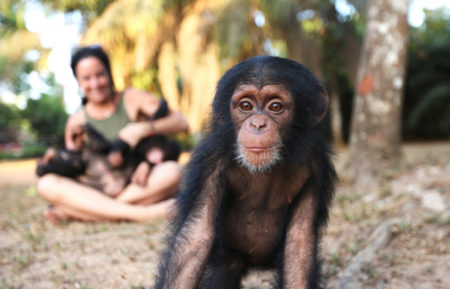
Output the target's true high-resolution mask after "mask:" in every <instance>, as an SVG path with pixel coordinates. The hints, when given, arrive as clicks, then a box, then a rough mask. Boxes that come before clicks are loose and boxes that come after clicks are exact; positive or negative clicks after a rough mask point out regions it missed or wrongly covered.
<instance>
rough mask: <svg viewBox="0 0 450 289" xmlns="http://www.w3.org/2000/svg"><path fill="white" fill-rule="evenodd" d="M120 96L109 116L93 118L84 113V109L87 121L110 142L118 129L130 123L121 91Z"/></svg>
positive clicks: (115, 137) (117, 132) (116, 134)
mask: <svg viewBox="0 0 450 289" xmlns="http://www.w3.org/2000/svg"><path fill="white" fill-rule="evenodd" d="M120 98H121V99H120V100H119V103H118V104H117V108H116V110H115V111H114V113H113V114H112V115H111V116H110V117H108V118H105V119H101V120H100V119H93V118H92V117H90V116H89V115H88V114H87V113H86V110H85V109H84V114H85V115H86V120H87V123H88V124H90V125H91V126H92V127H94V128H95V129H96V130H97V131H98V132H99V133H101V134H102V135H103V136H104V137H105V138H106V139H107V140H109V141H111V142H112V141H114V140H115V139H117V136H118V134H119V131H120V129H121V128H123V127H124V126H125V125H127V124H128V123H130V119H129V118H128V114H127V111H126V109H125V100H124V99H125V98H124V97H123V93H121V94H120Z"/></svg>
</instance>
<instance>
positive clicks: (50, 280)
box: [0, 143, 450, 289]
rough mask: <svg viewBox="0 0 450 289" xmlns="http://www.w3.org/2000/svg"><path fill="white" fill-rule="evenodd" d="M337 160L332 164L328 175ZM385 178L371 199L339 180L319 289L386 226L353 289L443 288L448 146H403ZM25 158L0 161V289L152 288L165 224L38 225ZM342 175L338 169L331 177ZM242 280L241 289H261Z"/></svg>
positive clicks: (448, 241) (447, 278)
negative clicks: (387, 234) (390, 223)
mask: <svg viewBox="0 0 450 289" xmlns="http://www.w3.org/2000/svg"><path fill="white" fill-rule="evenodd" d="M345 155H346V152H345V151H343V152H340V153H339V154H338V157H337V159H336V165H337V167H338V168H342V163H343V162H342V160H343V159H345ZM404 159H405V161H404V164H403V166H402V168H401V169H400V170H398V171H395V172H393V173H392V179H390V180H387V181H386V182H385V183H380V184H379V186H378V187H377V188H376V189H374V190H373V191H372V190H371V192H367V191H366V192H365V191H360V190H358V188H354V187H353V186H351V185H350V184H349V183H348V182H347V181H346V179H345V174H344V177H343V178H342V177H341V183H340V184H339V187H338V191H337V194H336V196H335V199H334V202H333V207H332V211H331V215H330V222H329V225H328V228H327V230H326V232H325V233H324V237H323V240H322V252H321V255H322V258H323V260H324V268H323V271H324V274H323V275H324V279H325V280H326V281H327V288H339V286H338V281H339V278H340V276H341V274H342V272H343V271H344V269H345V268H346V267H347V266H348V265H349V264H350V263H351V262H352V260H353V258H354V257H355V256H356V255H357V253H358V252H360V251H361V250H363V249H364V248H366V247H367V246H368V245H370V244H369V238H370V235H371V234H372V232H373V231H374V230H375V229H376V228H377V227H378V226H379V225H380V224H382V223H384V222H385V221H387V220H391V219H397V220H400V222H398V223H397V225H396V226H394V228H393V229H392V233H393V235H392V238H390V240H389V242H388V243H387V245H386V246H384V247H383V248H381V249H380V250H379V251H377V252H376V253H375V254H374V255H373V256H372V258H371V260H370V262H366V263H365V264H364V266H363V268H362V271H361V273H360V274H358V276H355V277H354V278H355V279H356V280H357V282H358V284H360V287H361V288H392V289H405V288H414V289H431V288H434V289H444V288H449V284H450V252H449V245H450V213H449V212H450V210H449V207H450V143H432V144H410V145H406V146H405V148H404ZM34 166H35V160H30V161H19V162H2V163H0V199H1V202H0V268H1V269H0V289H4V288H33V289H41V288H42V289H44V288H45V289H47V288H84V289H88V288H89V289H93V288H127V289H128V288H129V289H131V288H135V289H137V288H139V289H143V288H153V282H154V276H155V268H156V264H157V260H158V256H159V254H160V251H161V249H162V247H163V241H162V240H163V237H164V233H165V228H166V225H167V223H166V221H164V220H161V221H158V222H155V223H152V224H136V223H129V222H120V223H82V222H76V221H71V222H66V223H62V224H59V225H57V226H53V225H51V224H50V223H49V222H47V221H46V220H45V219H44V217H43V215H42V212H43V211H44V209H45V208H46V206H47V204H46V203H45V202H44V201H43V200H42V199H40V198H39V196H37V194H36V190H35V187H34V183H35V177H34ZM339 170H340V172H341V173H342V172H343V169H339ZM270 281H271V273H270V272H263V273H258V274H257V273H252V274H251V275H250V276H249V277H247V278H246V280H245V281H244V285H243V287H244V288H270Z"/></svg>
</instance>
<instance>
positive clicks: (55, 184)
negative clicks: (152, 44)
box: [37, 46, 188, 221]
mask: <svg viewBox="0 0 450 289" xmlns="http://www.w3.org/2000/svg"><path fill="white" fill-rule="evenodd" d="M71 68H72V71H73V73H74V75H75V78H76V79H77V81H78V84H79V87H80V89H81V91H82V92H83V93H84V99H83V103H84V104H85V105H84V108H83V109H81V110H79V111H77V112H76V113H74V114H73V115H72V116H71V117H70V118H69V120H68V121H67V124H66V129H65V145H66V149H67V150H70V151H81V150H82V149H83V147H84V146H85V145H86V140H85V138H83V137H80V135H81V134H82V133H83V127H84V126H85V125H86V124H89V125H90V126H92V127H94V128H95V129H96V130H97V131H98V132H100V133H101V134H102V135H103V136H104V137H105V138H106V139H108V140H109V141H111V142H114V141H115V140H116V139H120V140H121V141H122V142H124V143H126V144H127V145H128V146H129V147H131V149H133V148H134V147H135V146H136V144H137V143H138V142H139V141H140V140H141V139H143V138H145V137H147V136H149V135H155V134H158V135H172V134H176V133H179V132H186V131H187V130H188V123H187V121H186V119H185V118H184V117H183V115H182V114H181V113H180V112H175V111H172V110H170V109H169V111H168V113H167V116H165V117H162V118H159V119H156V120H153V121H151V122H150V121H148V120H144V121H142V119H151V118H152V117H153V116H154V115H155V113H156V112H157V111H158V109H159V106H160V104H161V102H160V100H159V99H157V98H156V97H154V96H153V95H151V94H150V93H147V92H143V91H139V90H134V89H127V90H125V91H123V92H117V91H116V90H115V87H114V82H113V78H112V74H111V69H110V64H109V59H108V56H107V54H106V53H105V52H104V51H103V49H102V48H101V47H99V46H90V47H82V48H79V49H77V50H76V51H75V53H74V54H73V56H72V60H71ZM108 162H109V164H110V165H111V166H112V167H120V166H121V164H122V163H123V158H122V154H121V153H117V152H112V153H110V154H109V155H108ZM131 179H132V180H134V182H131V183H130V184H128V185H127V186H126V187H125V189H123V190H122V191H121V192H120V193H118V194H117V195H115V196H108V195H106V194H104V193H103V192H101V191H99V190H97V189H94V188H92V187H90V186H87V185H84V184H82V183H80V182H77V181H75V180H74V179H71V178H67V177H63V176H60V175H57V174H52V173H50V174H45V175H43V176H42V177H40V178H39V179H38V183H37V188H38V192H39V194H40V195H41V196H42V197H43V198H44V199H46V200H47V201H48V202H49V203H50V204H51V205H52V206H51V208H50V209H49V210H48V211H47V212H46V216H47V217H48V218H49V219H50V220H51V221H55V220H57V219H67V218H77V219H82V220H90V221H108V220H110V221H114V220H131V221H147V220H151V219H154V218H161V217H167V216H170V214H171V210H172V209H173V206H174V199H173V196H174V195H175V193H176V192H177V190H178V186H179V182H180V179H181V168H180V166H179V165H178V164H177V163H176V162H175V161H165V162H162V163H159V164H156V165H155V166H154V167H152V168H150V165H149V164H148V163H147V162H142V163H141V164H139V166H138V167H137V169H136V171H135V172H134V173H133V176H132V177H131Z"/></svg>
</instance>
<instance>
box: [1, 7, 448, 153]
mask: <svg viewBox="0 0 450 289" xmlns="http://www.w3.org/2000/svg"><path fill="white" fill-rule="evenodd" d="M30 1H31V0H28V1H27V0H6V1H2V3H1V4H0V38H1V42H0V81H1V85H0V88H1V89H2V98H3V95H4V92H5V91H7V92H8V93H9V94H13V95H15V96H16V98H15V99H16V104H13V105H9V104H8V105H6V104H2V108H1V109H2V110H3V109H5V107H7V109H9V110H10V111H11V119H14V117H13V115H17V113H19V115H20V116H19V117H18V118H19V119H20V121H19V122H17V121H12V120H11V121H6V122H3V121H4V120H3V119H5V118H1V119H2V123H1V124H0V125H1V127H2V131H4V129H3V127H7V128H8V130H10V131H11V130H12V131H16V130H17V127H20V128H22V130H24V131H25V132H26V135H28V138H29V137H30V136H31V137H32V138H34V140H35V141H36V142H39V143H42V144H45V145H48V144H57V143H58V142H60V140H58V139H61V135H60V133H61V131H60V127H58V128H57V127H54V128H52V129H48V131H45V130H42V128H43V127H47V126H51V125H56V123H59V122H64V120H65V117H67V116H66V115H65V112H64V110H63V107H62V105H61V104H62V93H61V88H60V87H59V85H58V84H57V83H55V82H54V81H53V82H52V80H51V79H52V78H53V76H52V75H51V73H50V72H49V70H48V67H47V66H46V63H47V62H46V61H47V59H48V55H49V52H50V51H49V50H48V49H45V48H43V47H42V46H41V44H40V41H39V38H38V37H37V35H36V34H34V33H31V32H30V31H28V30H27V29H26V27H25V25H24V24H25V20H24V9H25V7H26V4H27V3H28V2H30ZM31 2H35V3H40V4H42V5H43V6H44V7H45V8H46V9H47V10H46V11H47V13H48V14H49V15H51V14H52V13H55V12H56V11H59V12H64V13H67V15H68V14H69V13H73V12H78V13H80V14H81V19H82V23H81V40H80V44H101V45H102V46H103V47H104V48H105V49H106V50H107V51H108V53H109V55H110V57H111V61H112V66H113V74H114V77H115V82H116V85H117V86H118V89H124V88H126V87H128V86H134V87H136V88H141V89H146V90H149V91H151V92H153V93H155V94H157V95H160V96H164V97H165V98H166V99H167V100H168V102H169V103H170V105H171V106H172V107H173V108H175V109H180V110H181V111H182V112H183V113H184V114H185V115H186V117H187V118H188V120H189V122H190V124H191V128H192V131H191V135H190V137H191V139H193V140H194V142H195V141H196V140H198V139H199V138H201V136H202V134H203V133H204V130H205V121H206V119H207V118H208V114H209V106H210V103H211V100H212V98H213V95H214V90H215V85H216V82H217V80H218V79H219V78H220V76H221V75H222V74H223V73H224V71H225V70H226V69H228V68H230V67H231V66H232V65H234V64H236V63H237V62H239V61H241V60H243V59H245V58H247V57H251V56H255V55H260V54H269V55H278V56H282V57H289V58H292V59H295V60H297V61H299V62H301V63H303V64H304V65H305V66H307V67H308V68H309V69H310V70H311V71H312V72H313V73H314V74H315V75H316V76H317V77H318V78H319V79H321V80H322V81H323V82H324V83H325V85H326V87H327V89H328V91H329V94H330V98H331V117H330V118H329V122H330V123H329V126H328V132H327V133H328V135H330V139H331V140H332V141H333V142H334V143H335V144H336V145H338V146H342V145H344V144H345V143H348V142H349V139H350V134H351V130H350V127H351V125H350V124H351V119H352V108H353V103H354V95H356V97H358V98H360V97H361V95H360V94H358V91H355V89H354V88H355V87H357V88H358V85H360V83H359V82H361V79H359V80H358V78H357V71H358V67H359V65H360V63H361V64H362V63H363V62H360V56H361V55H362V53H363V52H362V51H363V47H362V45H363V39H364V37H365V36H368V35H367V34H366V23H367V21H368V18H367V17H366V15H367V13H366V12H367V9H368V6H370V4H371V3H372V2H370V1H365V0H347V1H345V0H281V1H269V0H218V1H208V0H166V1H164V0H152V1H145V0H115V1H108V0H88V1H81V0H63V1H54V0H35V1H31ZM373 2H374V3H375V2H377V1H373ZM381 2H383V1H381ZM391 2H392V1H391ZM383 3H384V2H383ZM389 3H390V2H389ZM398 29H399V27H398V26H396V27H395V28H392V29H390V30H389V31H387V34H386V35H390V36H391V37H392V35H395V32H396V30H398ZM401 29H403V28H401ZM449 30H450V20H449V12H448V11H444V10H433V11H427V17H426V21H425V23H424V24H423V25H422V26H421V27H418V28H414V27H411V29H410V33H409V34H410V37H409V45H408V52H407V61H406V63H407V64H406V70H405V71H406V82H404V84H405V85H404V89H403V88H400V89H399V93H401V92H402V91H404V97H403V106H400V107H402V111H403V115H402V117H401V120H402V125H401V126H400V123H399V129H400V130H399V131H398V132H396V133H395V134H397V135H398V136H400V132H401V135H402V137H403V139H404V140H408V141H418V140H440V139H449V137H450V81H449V77H450V57H449V53H450V38H449V37H448V35H449V32H450V31H449ZM396 41H402V40H400V39H398V40H396V39H394V42H396ZM383 45H385V46H386V45H388V46H389V45H390V44H383ZM374 49H375V48H374ZM370 69H375V70H383V69H384V70H386V68H381V67H380V68H378V67H372V68H370ZM385 72H386V71H372V73H373V74H379V75H384V74H385V75H386V76H387V75H388V74H386V73H385ZM36 74H38V76H39V79H41V82H44V83H46V89H41V91H40V92H38V93H36V92H33V91H34V90H33V89H35V87H31V86H30V83H31V82H30V79H31V78H33V77H36ZM33 75H34V76H33ZM357 81H358V82H357ZM380 89H382V88H380ZM380 93H381V94H382V92H380ZM38 103H39V105H38ZM50 104H54V106H53V107H52V108H45V109H46V110H48V111H53V112H54V113H55V114H54V116H51V118H53V119H54V121H53V122H49V123H48V122H46V121H45V120H41V121H36V119H35V117H38V115H39V114H38V113H36V112H35V113H32V112H30V111H31V110H33V109H31V107H34V108H39V110H40V109H42V108H41V107H44V106H45V105H47V106H49V105H50ZM41 105H42V106H41ZM58 109H59V110H61V111H60V114H57V113H56V111H57V110H58ZM14 111H16V112H14ZM17 111H18V112H17ZM364 113H365V112H364ZM2 114H3V113H2ZM5 115H6V114H5ZM50 115H51V114H50V113H48V114H46V116H47V117H50ZM16 118H17V117H16ZM8 119H9V118H8ZM17 123H20V124H17ZM38 123H39V125H37V124H38ZM386 123H388V122H385V124H383V126H385V125H386ZM391 124H392V122H391ZM36 125H37V126H38V127H40V128H37V127H36ZM383 126H382V127H380V130H381V131H384V128H383ZM39 130H40V131H39ZM45 135H47V136H46V137H44V136H45ZM362 146H363V147H364V146H365V144H363V145H362Z"/></svg>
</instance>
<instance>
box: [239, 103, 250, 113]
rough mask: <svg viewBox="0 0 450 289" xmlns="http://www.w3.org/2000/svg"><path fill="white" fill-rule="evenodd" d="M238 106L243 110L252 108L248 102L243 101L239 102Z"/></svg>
mask: <svg viewBox="0 0 450 289" xmlns="http://www.w3.org/2000/svg"><path fill="white" fill-rule="evenodd" d="M239 108H240V109H241V110H243V111H250V110H252V109H253V106H252V104H251V103H250V102H248V101H243V102H241V103H239Z"/></svg>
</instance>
